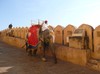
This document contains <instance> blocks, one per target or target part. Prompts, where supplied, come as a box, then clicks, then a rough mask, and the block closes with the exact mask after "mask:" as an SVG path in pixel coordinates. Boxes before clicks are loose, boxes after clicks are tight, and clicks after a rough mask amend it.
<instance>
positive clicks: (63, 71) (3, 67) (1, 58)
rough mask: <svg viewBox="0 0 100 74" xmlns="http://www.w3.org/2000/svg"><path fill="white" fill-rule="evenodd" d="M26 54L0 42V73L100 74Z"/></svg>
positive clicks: (77, 66)
mask: <svg viewBox="0 0 100 74" xmlns="http://www.w3.org/2000/svg"><path fill="white" fill-rule="evenodd" d="M39 56H40V55H38V56H37V57H31V56H27V54H26V52H25V50H23V49H20V48H16V47H13V46H10V45H7V44H5V43H3V42H0V74H100V72H98V71H94V70H90V69H88V68H85V67H82V66H79V65H75V64H72V63H68V62H63V61H60V60H58V63H57V64H54V63H53V61H52V59H48V61H47V62H42V61H41V59H40V57H39Z"/></svg>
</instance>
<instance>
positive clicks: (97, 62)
mask: <svg viewBox="0 0 100 74" xmlns="http://www.w3.org/2000/svg"><path fill="white" fill-rule="evenodd" d="M87 67H88V68H90V69H94V70H98V71H100V59H94V58H91V59H90V60H89V61H88V63H87Z"/></svg>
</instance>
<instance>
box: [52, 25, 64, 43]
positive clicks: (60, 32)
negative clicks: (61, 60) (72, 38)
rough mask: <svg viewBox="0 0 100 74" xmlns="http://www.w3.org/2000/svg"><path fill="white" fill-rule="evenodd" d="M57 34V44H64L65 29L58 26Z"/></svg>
mask: <svg viewBox="0 0 100 74" xmlns="http://www.w3.org/2000/svg"><path fill="white" fill-rule="evenodd" d="M54 32H55V42H56V43H57V44H63V27H62V26H60V25H58V26H56V27H55V29H54Z"/></svg>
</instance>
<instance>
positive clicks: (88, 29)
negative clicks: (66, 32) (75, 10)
mask: <svg viewBox="0 0 100 74" xmlns="http://www.w3.org/2000/svg"><path fill="white" fill-rule="evenodd" d="M78 29H84V30H85V31H86V35H87V37H89V42H88V43H89V49H91V50H92V51H93V30H94V29H93V27H92V26H90V25H87V24H82V25H80V26H79V28H78Z"/></svg>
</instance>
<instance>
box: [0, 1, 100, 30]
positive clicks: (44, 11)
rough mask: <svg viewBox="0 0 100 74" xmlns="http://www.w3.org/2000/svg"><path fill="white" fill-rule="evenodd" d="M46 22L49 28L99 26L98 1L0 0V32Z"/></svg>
mask: <svg viewBox="0 0 100 74" xmlns="http://www.w3.org/2000/svg"><path fill="white" fill-rule="evenodd" d="M38 19H40V20H48V23H49V24H50V25H51V26H56V25H62V26H64V27H65V26H67V25H68V24H72V25H74V26H75V27H78V26H79V25H81V24H83V23H86V24H89V25H91V26H93V27H94V28H95V27H96V26H98V25H100V0H0V30H3V29H6V28H8V25H9V24H10V23H12V24H13V26H14V27H19V26H20V27H22V26H24V27H26V26H30V25H31V20H34V22H36V21H37V20H38Z"/></svg>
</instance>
